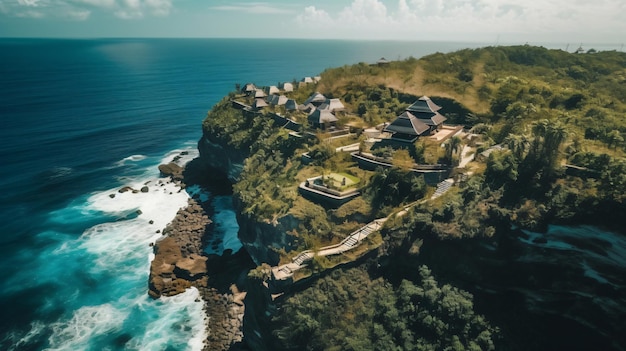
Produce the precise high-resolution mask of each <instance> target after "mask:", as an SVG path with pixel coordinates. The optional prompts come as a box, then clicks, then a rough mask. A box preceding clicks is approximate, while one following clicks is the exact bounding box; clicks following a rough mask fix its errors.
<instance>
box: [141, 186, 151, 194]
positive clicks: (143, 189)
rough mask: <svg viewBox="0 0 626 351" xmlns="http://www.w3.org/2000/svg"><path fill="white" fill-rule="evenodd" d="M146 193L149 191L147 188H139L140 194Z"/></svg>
mask: <svg viewBox="0 0 626 351" xmlns="http://www.w3.org/2000/svg"><path fill="white" fill-rule="evenodd" d="M148 191H150V188H148V187H147V186H143V187H141V192H142V193H147V192H148Z"/></svg>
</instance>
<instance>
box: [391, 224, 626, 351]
mask: <svg viewBox="0 0 626 351" xmlns="http://www.w3.org/2000/svg"><path fill="white" fill-rule="evenodd" d="M416 243H419V244H414V245H413V250H407V248H406V247H405V248H404V250H398V251H399V252H395V253H394V254H392V255H390V256H389V257H388V258H387V265H386V269H385V270H386V272H387V275H388V277H390V278H391V279H394V277H395V279H401V276H402V275H404V274H406V272H410V270H411V269H412V268H411V267H415V266H417V265H419V264H426V265H427V266H428V267H429V268H431V269H432V271H433V273H434V274H435V275H436V276H437V278H438V280H439V281H442V282H448V283H451V284H452V285H455V286H458V287H460V288H462V289H465V290H467V291H470V292H472V293H473V294H474V296H475V306H476V308H477V311H478V312H479V313H482V314H484V315H485V316H486V317H487V319H488V320H489V321H491V322H492V323H493V324H494V325H496V326H498V327H499V328H500V329H501V331H502V340H501V343H503V344H501V345H500V346H501V348H502V349H507V350H529V349H531V350H554V349H570V350H591V349H603V350H624V349H625V348H626V338H625V337H624V335H623V333H622V331H623V330H624V328H626V324H625V322H624V319H623V316H625V315H626V307H625V306H626V282H625V281H624V278H623V277H624V276H626V261H624V257H626V255H625V254H626V251H625V250H626V238H623V237H622V236H621V235H618V234H613V233H609V232H604V231H601V230H599V229H597V228H593V227H551V228H550V229H549V230H548V232H547V233H545V234H537V233H529V232H523V231H521V230H518V231H512V232H510V233H508V234H506V235H500V236H499V237H496V238H492V239H469V240H440V239H437V238H434V237H429V236H426V237H423V238H421V239H418V240H417V241H416ZM416 247H419V249H416ZM418 251H419V253H418ZM409 252H411V253H409ZM620 257H621V258H620Z"/></svg>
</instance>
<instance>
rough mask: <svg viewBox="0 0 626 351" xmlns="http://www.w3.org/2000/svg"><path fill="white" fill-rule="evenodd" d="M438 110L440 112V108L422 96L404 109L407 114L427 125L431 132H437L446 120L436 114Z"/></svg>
mask: <svg viewBox="0 0 626 351" xmlns="http://www.w3.org/2000/svg"><path fill="white" fill-rule="evenodd" d="M439 110H441V106H439V105H437V104H435V103H434V102H433V101H432V100H431V99H430V98H429V97H428V96H422V97H421V98H419V99H418V100H417V101H415V102H414V103H413V104H412V105H411V106H409V107H407V109H406V111H407V112H410V113H411V114H413V115H414V116H415V117H417V118H418V119H419V120H420V121H422V122H423V123H425V124H426V125H428V126H429V127H430V130H431V131H433V130H437V129H438V128H439V127H440V126H441V125H442V124H443V122H445V121H446V120H447V118H446V117H444V116H443V115H442V114H440V113H439V112H437V111H439Z"/></svg>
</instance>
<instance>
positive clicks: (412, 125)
mask: <svg viewBox="0 0 626 351" xmlns="http://www.w3.org/2000/svg"><path fill="white" fill-rule="evenodd" d="M383 131H385V132H390V133H400V134H406V135H413V136H420V135H422V134H424V133H427V132H428V131H430V127H429V126H428V125H427V124H426V123H424V122H422V121H420V120H419V118H417V117H415V116H414V115H413V114H412V113H411V112H408V111H405V112H404V113H402V114H401V115H400V116H398V118H396V119H395V120H394V121H393V122H391V124H389V125H388V126H386V127H385V129H383Z"/></svg>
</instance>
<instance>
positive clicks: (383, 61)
mask: <svg viewBox="0 0 626 351" xmlns="http://www.w3.org/2000/svg"><path fill="white" fill-rule="evenodd" d="M376 63H377V64H379V65H386V64H388V63H389V61H388V60H387V59H386V58H384V57H381V58H380V59H379V60H378V61H376Z"/></svg>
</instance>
